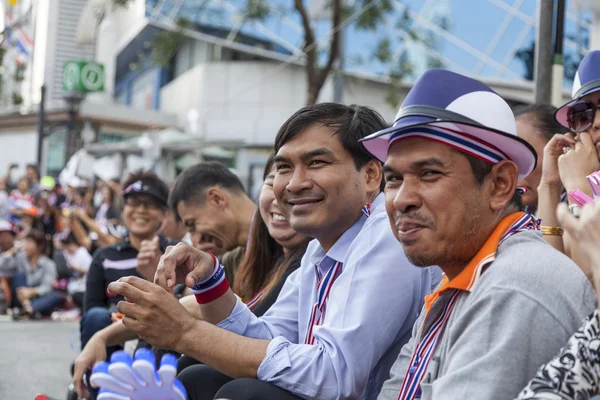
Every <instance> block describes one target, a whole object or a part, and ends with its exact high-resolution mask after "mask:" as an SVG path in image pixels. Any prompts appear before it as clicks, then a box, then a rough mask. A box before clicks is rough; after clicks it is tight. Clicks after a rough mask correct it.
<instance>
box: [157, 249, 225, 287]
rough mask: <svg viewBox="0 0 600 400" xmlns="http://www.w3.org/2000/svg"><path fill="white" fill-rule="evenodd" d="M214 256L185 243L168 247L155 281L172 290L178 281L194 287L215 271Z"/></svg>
mask: <svg viewBox="0 0 600 400" xmlns="http://www.w3.org/2000/svg"><path fill="white" fill-rule="evenodd" d="M214 267H215V263H214V260H213V257H212V256H211V255H210V254H208V253H205V252H203V251H200V250H198V249H195V248H193V247H192V246H190V245H187V244H185V243H179V244H177V246H169V247H167V251H165V254H164V255H163V256H162V257H161V258H160V262H159V263H158V268H157V269H156V275H155V276H154V283H156V284H157V285H159V286H161V287H163V288H165V289H167V290H171V289H172V288H173V286H175V284H177V283H185V284H186V286H187V287H189V288H192V287H194V286H195V285H196V284H197V283H198V282H202V281H204V280H206V279H208V278H209V277H210V276H211V275H212V273H213V271H214Z"/></svg>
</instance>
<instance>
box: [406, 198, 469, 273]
mask: <svg viewBox="0 0 600 400" xmlns="http://www.w3.org/2000/svg"><path fill="white" fill-rule="evenodd" d="M474 203H475V202H472V203H471V204H469V206H468V207H467V210H470V211H469V212H468V213H467V214H466V216H465V218H464V219H463V221H462V222H461V223H460V226H461V228H460V229H458V230H457V231H456V234H455V235H453V237H455V240H454V243H453V244H452V245H450V246H449V247H446V248H445V249H443V250H442V251H441V252H439V251H438V249H437V247H436V248H434V249H430V250H429V251H427V252H421V253H419V254H411V253H409V252H406V251H405V253H406V257H407V258H408V260H409V261H410V262H411V263H412V264H413V265H415V266H417V267H430V266H434V265H437V266H452V267H456V266H466V265H467V263H468V262H469V261H470V260H471V259H472V258H473V256H474V255H475V254H477V251H479V249H477V248H475V247H476V246H477V245H478V243H477V238H478V237H479V232H480V229H481V220H480V213H479V212H478V209H477V207H476V204H474ZM435 245H436V244H434V246H435ZM446 249H447V250H448V251H446Z"/></svg>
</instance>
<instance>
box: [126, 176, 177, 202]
mask: <svg viewBox="0 0 600 400" xmlns="http://www.w3.org/2000/svg"><path fill="white" fill-rule="evenodd" d="M137 181H145V182H149V183H151V184H152V186H154V187H156V189H157V190H158V191H159V192H161V193H160V194H161V196H162V198H163V199H166V198H168V197H169V187H168V186H167V184H166V183H164V182H163V180H162V179H160V178H159V177H158V175H156V174H155V173H154V172H152V171H144V170H138V171H135V172H132V173H130V174H129V175H128V176H127V178H126V179H125V181H124V182H123V184H122V185H121V188H122V190H125V189H126V188H127V187H129V186H130V185H132V184H134V183H135V182H137Z"/></svg>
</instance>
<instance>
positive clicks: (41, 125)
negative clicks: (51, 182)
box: [37, 85, 46, 175]
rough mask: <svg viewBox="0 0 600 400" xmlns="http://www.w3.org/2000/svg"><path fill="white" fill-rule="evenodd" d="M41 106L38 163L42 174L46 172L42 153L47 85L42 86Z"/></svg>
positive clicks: (39, 113)
mask: <svg viewBox="0 0 600 400" xmlns="http://www.w3.org/2000/svg"><path fill="white" fill-rule="evenodd" d="M40 90H41V92H42V93H41V94H42V96H41V98H40V108H39V111H38V137H37V139H38V140H37V142H38V143H37V165H38V170H39V171H40V174H42V175H43V174H44V172H43V171H45V168H43V165H42V153H43V150H44V137H45V136H46V132H45V130H46V108H45V107H46V85H42V87H41V89H40Z"/></svg>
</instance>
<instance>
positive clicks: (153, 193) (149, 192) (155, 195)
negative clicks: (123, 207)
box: [122, 190, 168, 207]
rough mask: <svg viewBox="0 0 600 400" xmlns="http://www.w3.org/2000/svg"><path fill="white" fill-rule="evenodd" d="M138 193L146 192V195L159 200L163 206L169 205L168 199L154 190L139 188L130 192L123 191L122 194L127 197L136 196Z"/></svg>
mask: <svg viewBox="0 0 600 400" xmlns="http://www.w3.org/2000/svg"><path fill="white" fill-rule="evenodd" d="M136 194H145V195H148V196H150V197H152V198H153V199H155V200H157V201H158V202H159V203H160V204H161V205H162V206H165V207H167V206H168V200H167V199H165V198H164V197H163V196H161V195H160V194H159V193H157V192H156V191H154V190H137V191H131V192H128V193H123V194H122V196H123V198H124V199H125V198H127V197H131V196H135V195H136Z"/></svg>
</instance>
